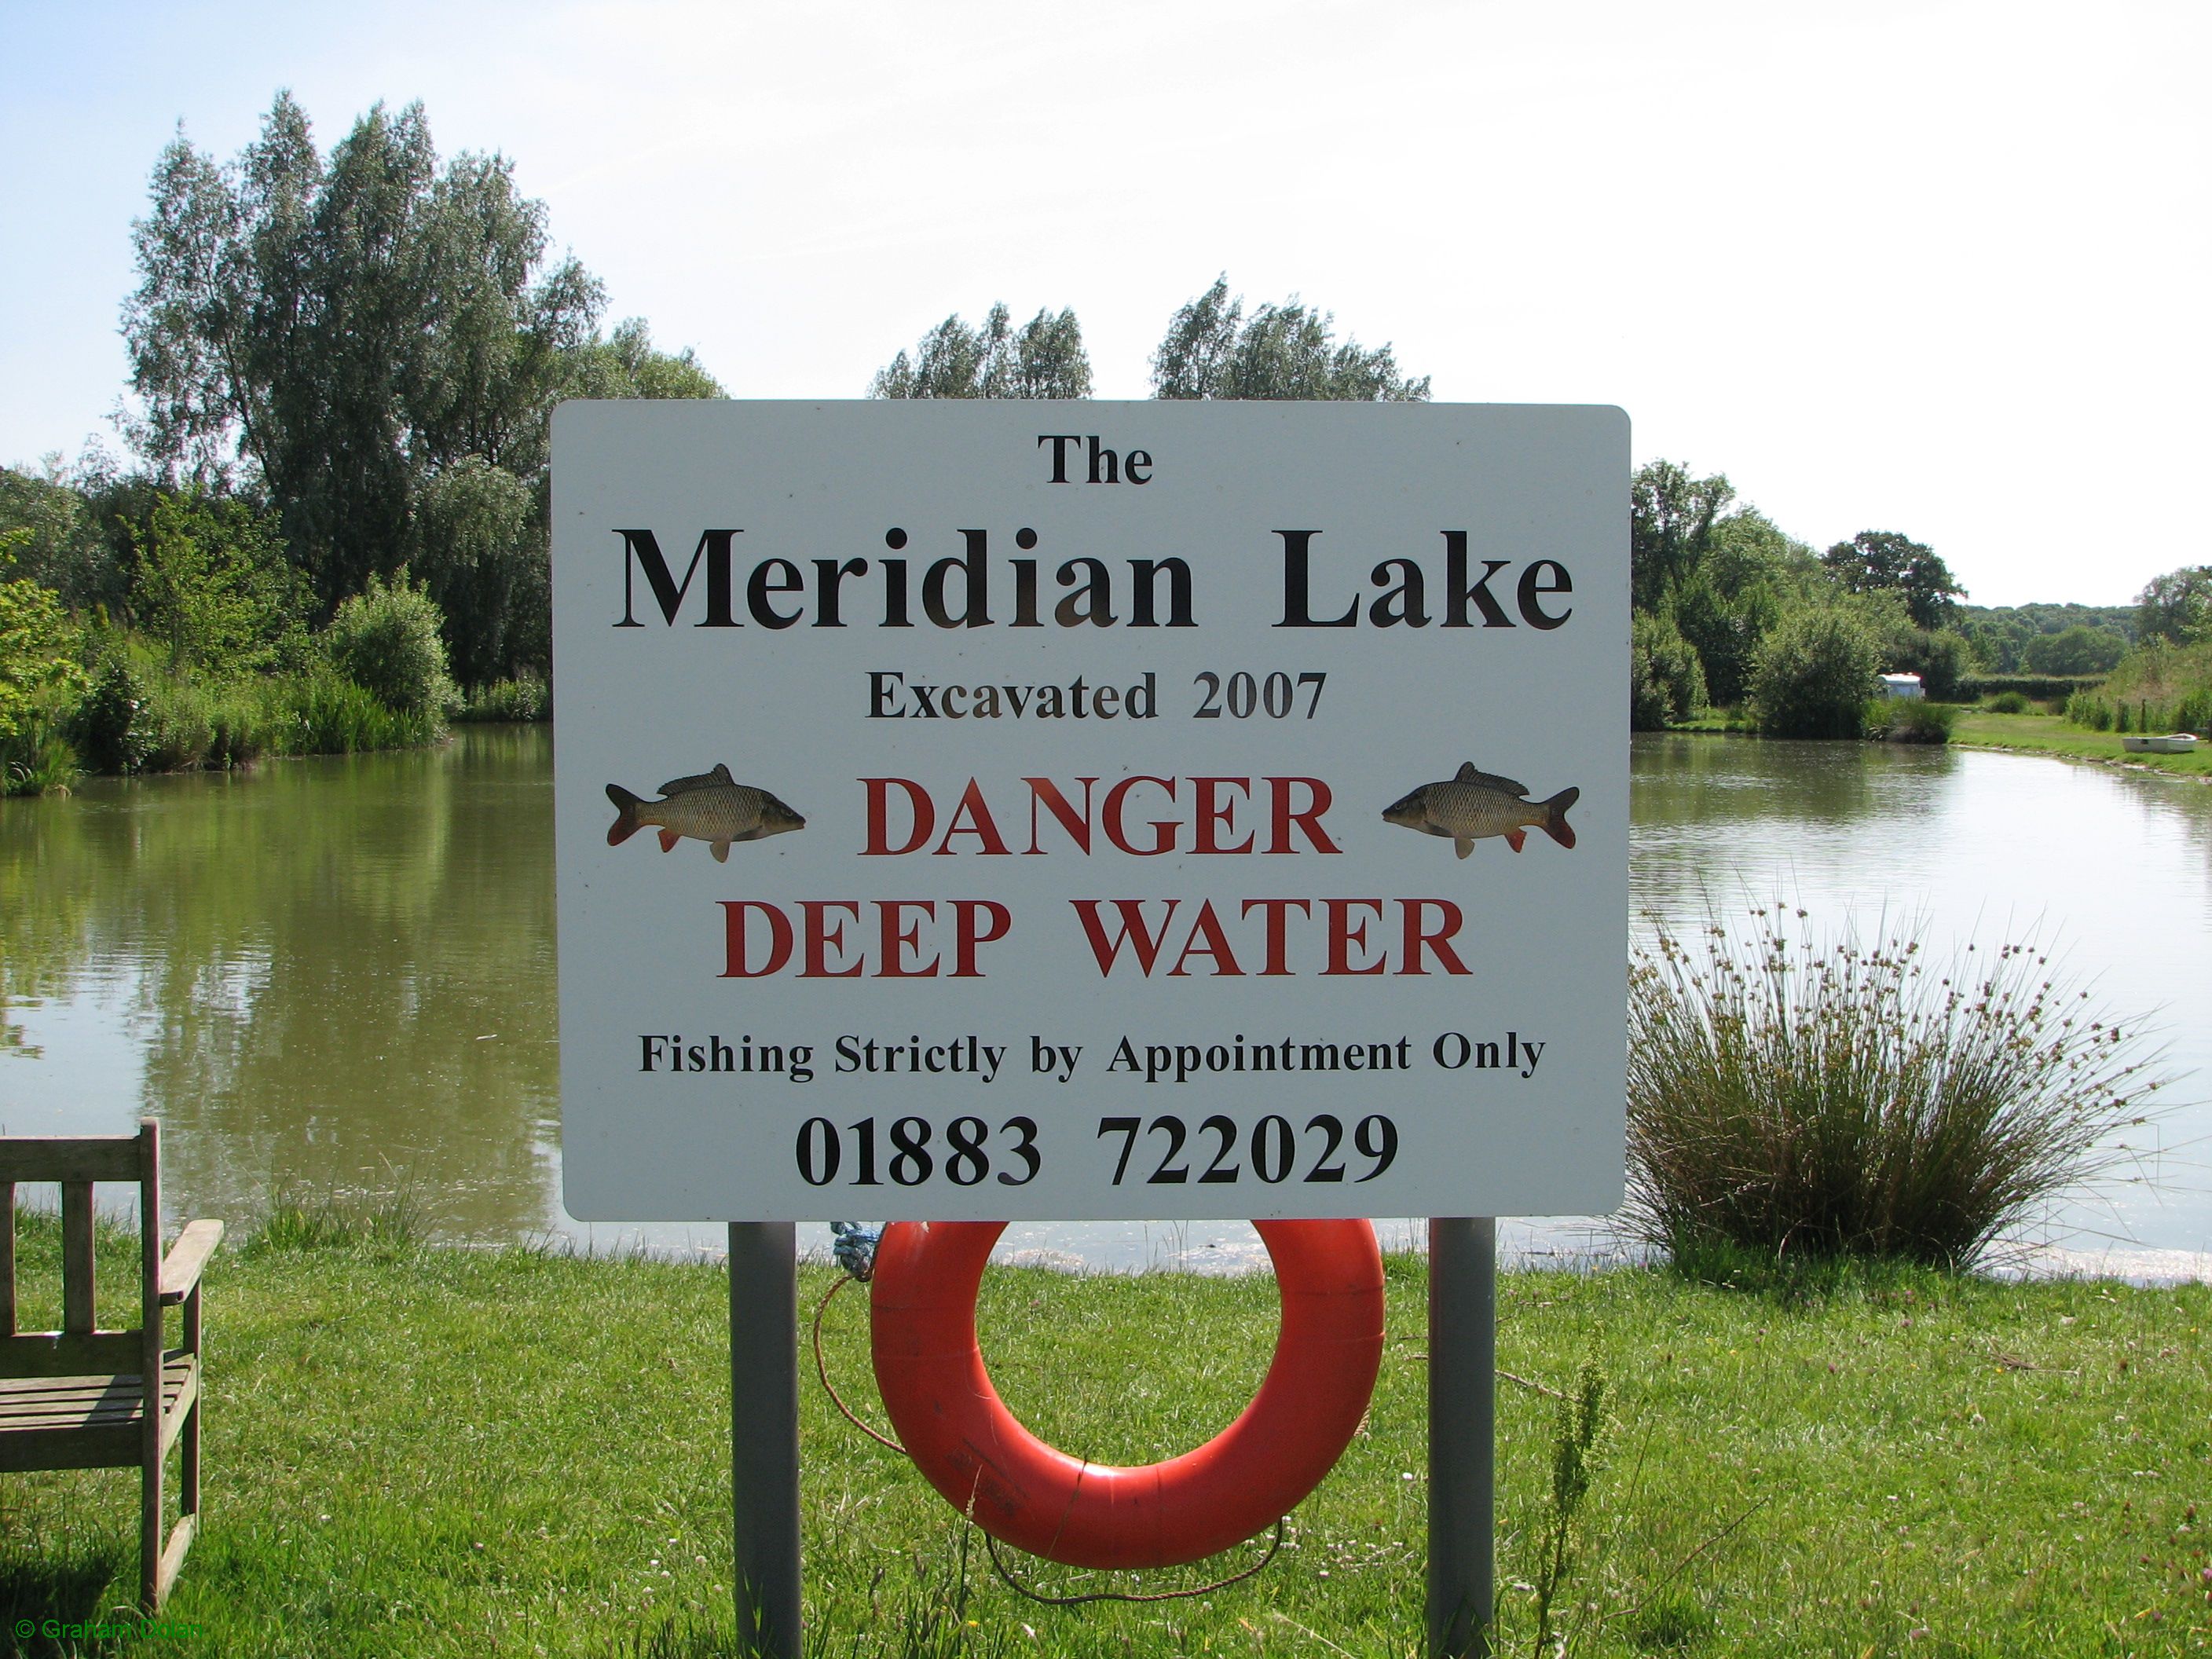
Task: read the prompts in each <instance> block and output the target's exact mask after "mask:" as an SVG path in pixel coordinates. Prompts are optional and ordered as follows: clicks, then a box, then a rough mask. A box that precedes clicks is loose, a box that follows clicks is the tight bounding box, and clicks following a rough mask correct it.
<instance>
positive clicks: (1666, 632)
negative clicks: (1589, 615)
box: [1628, 611, 1705, 732]
mask: <svg viewBox="0 0 2212 1659" xmlns="http://www.w3.org/2000/svg"><path fill="white" fill-rule="evenodd" d="M1704 702H1705V672H1704V671H1703V670H1702V669H1701V668H1699V665H1698V653H1696V652H1695V651H1693V650H1692V649H1691V648H1690V642H1689V641H1687V640H1686V639H1684V638H1683V637H1682V635H1681V634H1680V631H1679V630H1678V629H1676V628H1675V626H1674V619H1673V618H1672V617H1666V616H1654V615H1652V614H1651V613H1650V612H1649V611H1638V613H1637V615H1636V619H1635V622H1634V623H1632V626H1631V629H1630V634H1629V658H1628V725H1629V729H1630V730H1631V731H1633V732H1663V731H1665V730H1666V729H1667V728H1668V726H1672V725H1673V724H1674V722H1675V721H1677V720H1687V719H1688V718H1689V717H1690V716H1691V715H1692V714H1695V713H1696V712H1697V711H1698V709H1699V708H1700V707H1701V706H1702V705H1703V704H1704Z"/></svg>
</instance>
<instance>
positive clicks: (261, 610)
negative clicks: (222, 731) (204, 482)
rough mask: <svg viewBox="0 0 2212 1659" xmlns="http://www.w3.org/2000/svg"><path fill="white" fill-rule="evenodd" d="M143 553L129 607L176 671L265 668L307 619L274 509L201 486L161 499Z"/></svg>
mask: <svg viewBox="0 0 2212 1659" xmlns="http://www.w3.org/2000/svg"><path fill="white" fill-rule="evenodd" d="M304 586H305V585H304V583H303V582H302V581H301V578H300V575H299V574H298V572H296V571H295V570H294V569H293V568H292V567H291V566H290V564H289V562H287V561H286V559H285V556H284V544H283V538H282V537H281V536H280V535H279V534H278V533H277V528H276V515H275V514H274V513H257V512H256V511H254V510H253V508H252V507H250V506H249V505H247V504H246V502H245V501H240V500H239V499H238V498H237V497H235V496H231V497H226V498H221V499H217V498H214V497H210V495H208V494H207V493H206V492H205V491H204V490H203V489H198V488H197V487H195V488H191V489H183V490H178V491H174V492H169V493H165V494H163V495H161V496H159V497H157V498H156V499H155V503H154V510H153V513H152V514H151V515H150V517H149V521H148V523H147V524H146V526H145V527H144V529H143V531H142V532H140V533H139V536H138V538H137V574H136V580H134V582H133V584H132V587H131V601H132V605H133V608H134V609H135V610H136V611H137V613H138V616H139V619H140V620H141V621H142V622H143V623H144V625H145V627H146V629H147V631H148V632H149V633H151V634H152V635H155V637H156V638H157V639H159V640H161V641H162V642H163V643H164V644H166V645H167V647H169V663H170V665H171V666H172V667H173V668H186V667H189V668H213V669H218V670H227V671H252V670H255V669H258V668H262V667H265V666H266V665H268V663H269V662H270V659H271V658H272V657H273V656H274V654H275V652H276V645H277V642H278V641H280V640H281V639H282V638H283V636H284V635H285V633H286V632H287V631H288V630H290V629H297V628H299V627H301V623H302V621H303V619H304V613H305V611H306V609H307V594H306V592H305V591H304Z"/></svg>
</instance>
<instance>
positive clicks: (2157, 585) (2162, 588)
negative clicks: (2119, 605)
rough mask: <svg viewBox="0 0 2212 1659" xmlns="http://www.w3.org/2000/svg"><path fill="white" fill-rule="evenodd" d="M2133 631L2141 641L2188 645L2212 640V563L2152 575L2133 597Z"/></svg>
mask: <svg viewBox="0 0 2212 1659" xmlns="http://www.w3.org/2000/svg"><path fill="white" fill-rule="evenodd" d="M2136 632H2137V633H2138V634H2139V635H2142V637H2143V638H2144V639H2166V640H2172V641H2173V642H2174V643H2175V644H2176V645H2189V644H2192V643H2194V642H2195V641H2198V640H2202V639H2212V564H2198V565H2188V566H2185V567H2184V568H2181V569H2179V570H2169V571H2167V572H2166V574H2164V575H2163V576H2154V577H2153V578H2152V579H2151V580H2150V582H2149V584H2148V586H2146V587H2145V588H2144V589H2143V591H2142V592H2140V593H2138V594H2136Z"/></svg>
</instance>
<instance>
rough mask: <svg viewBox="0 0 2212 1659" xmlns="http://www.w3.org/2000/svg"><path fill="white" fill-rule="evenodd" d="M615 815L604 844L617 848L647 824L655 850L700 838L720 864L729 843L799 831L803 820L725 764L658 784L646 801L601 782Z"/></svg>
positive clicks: (726, 856) (724, 861)
mask: <svg viewBox="0 0 2212 1659" xmlns="http://www.w3.org/2000/svg"><path fill="white" fill-rule="evenodd" d="M607 799H609V800H611V801H612V802H613V803H614V804H615V809H616V812H617V817H616V818H615V821H614V823H612V824H611V826H610V827H609V828H608V830H607V845H608V846H610V847H619V846H621V845H622V844H623V842H626V841H628V840H629V838H630V837H631V836H634V835H635V834H636V833H637V832H638V831H639V830H640V829H644V828H645V827H646V826H647V825H648V824H650V825H652V826H653V827H654V828H656V829H659V831H660V850H661V851H662V852H664V853H669V852H673V851H674V850H675V848H676V843H677V842H678V841H680V840H682V839H684V837H685V836H689V837H690V839H691V840H693V841H703V842H706V843H707V847H708V851H710V852H711V853H713V854H714V859H715V861H716V862H717V863H726V862H727V861H728V860H729V856H730V843H731V842H738V841H759V840H762V839H763V837H765V836H781V835H782V834H784V833H785V832H786V831H787V830H792V829H805V828H806V820H805V818H802V817H799V814H798V813H796V812H794V811H792V810H791V809H790V808H789V807H788V806H786V805H784V804H783V803H782V802H781V801H780V800H778V799H776V798H775V796H774V795H771V794H769V792H768V791H767V790H765V789H758V788H755V787H753V786H752V785H751V784H750V783H739V782H738V781H737V780H736V779H735V778H733V777H732V776H731V775H730V769H729V768H728V766H726V765H719V764H718V765H717V766H716V767H715V768H714V770H713V771H711V772H701V773H698V774H696V775H693V776H691V777H688V778H672V779H671V780H670V781H668V782H666V783H664V784H662V785H661V786H660V799H659V800H647V799H644V798H643V797H642V796H641V795H636V794H633V793H630V791H629V790H627V789H625V788H623V787H622V785H620V784H618V783H611V784H609V785H608V786H607Z"/></svg>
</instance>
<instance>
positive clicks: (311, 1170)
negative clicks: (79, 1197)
mask: <svg viewBox="0 0 2212 1659" xmlns="http://www.w3.org/2000/svg"><path fill="white" fill-rule="evenodd" d="M550 805H551V792H550V775H549V769H548V767H547V764H546V761H545V755H544V734H543V733H542V732H520V733H516V732H480V731H479V732H465V733H464V734H463V736H462V738H460V739H459V740H457V742H456V743H455V744H453V745H452V746H450V747H448V748H447V749H444V750H432V751H427V752H419V753H411V754H402V755H391V756H374V757H358V758H356V759H353V760H350V761H306V762H291V763H280V764H276V765H271V766H270V767H268V768H266V769H264V770H263V771H262V772H261V773H260V774H259V775H256V776H254V777H252V778H249V779H243V780H239V781H230V782H227V781H223V780H207V781H202V782H200V783H198V784H197V786H196V785H195V784H193V783H192V782H190V781H165V782H164V783H162V784H158V785H153V786H148V787H146V788H145V789H144V790H143V793H141V794H140V796H139V797H138V798H137V799H136V800H135V801H134V802H131V803H130V804H129V805H127V806H125V808H124V809H123V810H117V811H107V812H92V813H88V814H86V815H85V817H84V823H83V824H82V826H81V829H80V831H79V833H80V834H81V835H82V841H83V844H82V846H81V847H80V848H77V849H76V853H77V857H78V859H79V860H81V862H77V863H72V864H70V865H69V866H50V871H51V869H52V868H53V867H66V868H70V869H73V870H79V871H81V872H82V874H81V875H80V876H79V877H77V878H74V879H73V880H72V882H71V883H70V884H71V885H72V886H75V885H78V884H80V883H81V884H82V885H83V886H84V887H85V888H86V889H88V890H89V894H90V896H89V899H88V926H87V927H86V928H85V930H84V933H85V937H86V943H87V945H88V950H89V951H90V952H92V953H93V954H95V955H97V954H100V953H104V952H108V951H119V952H126V953H129V954H130V955H131V956H133V957H136V958H137V961H138V962H139V963H140V964H141V968H140V977H139V981H138V1004H137V1016H138V1018H141V1019H142V1020H143V1022H144V1026H145V1030H146V1032H147V1041H146V1055H145V1102H146V1106H147V1108H148V1109H150V1110H152V1111H153V1112H155V1114H156V1115H159V1116H160V1117H161V1119H162V1120H163V1121H164V1122H165V1124H166V1125H167V1126H168V1127H169V1128H170V1130H171V1132H172V1133H171V1139H170V1142H169V1149H170V1154H171V1157H170V1162H171V1166H172V1169H173V1172H174V1173H173V1194H174V1195H175V1197H176V1200H177V1201H178V1202H179V1204H180V1205H183V1204H187V1203H188V1204H190V1205H191V1206H192V1207H194V1208H197V1209H201V1210H208V1211H213V1212H217V1213H222V1212H225V1211H228V1212H230V1213H233V1214H239V1213H241V1212H251V1211H252V1210H254V1209H258V1208H259V1207H260V1206H262V1205H263V1204H264V1203H265V1202H266V1201H267V1198H268V1195H269V1194H270V1191H271V1189H272V1188H289V1189H291V1190H294V1191H295V1192H299V1193H301V1194H306V1195H309V1196H315V1195H319V1194H322V1193H324V1192H325V1191H329V1192H335V1193H337V1194H359V1193H363V1192H370V1193H374V1192H377V1191H379V1190H390V1189H392V1188H397V1187H398V1186H400V1185H402V1184H404V1185H405V1186H406V1187H407V1188H409V1190H410V1193H411V1195H412V1196H413V1197H414V1199H415V1200H417V1201H418V1202H419V1203H420V1204H421V1205H422V1206H423V1207H424V1208H425V1209H426V1210H427V1211H428V1213H429V1214H430V1216H431V1217H432V1218H433V1219H434V1220H435V1221H437V1222H438V1223H440V1224H441V1225H442V1226H444V1227H445V1228H447V1230H449V1231H471V1232H476V1231H483V1232H493V1233H498V1234H501V1235H504V1236H510V1237H511V1236H513V1235H515V1234H518V1233H526V1232H528V1231H532V1230H533V1229H535V1228H538V1227H539V1226H542V1225H544V1221H545V1219H546V1218H547V1216H548V1214H549V1213H550V1206H551V1203H552V1198H551V1194H550V1163H549V1160H548V1158H547V1157H546V1152H547V1141H548V1139H549V1137H550V1133H551V1127H550V1126H551V1123H552V1121H553V1119H554V1117H555V1115H556V1049H555V1046H554V1036H555V1026H554V995H553V991H554V986H553V878H552V845H551V837H552V820H551V811H550ZM11 931H12V930H11Z"/></svg>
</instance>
